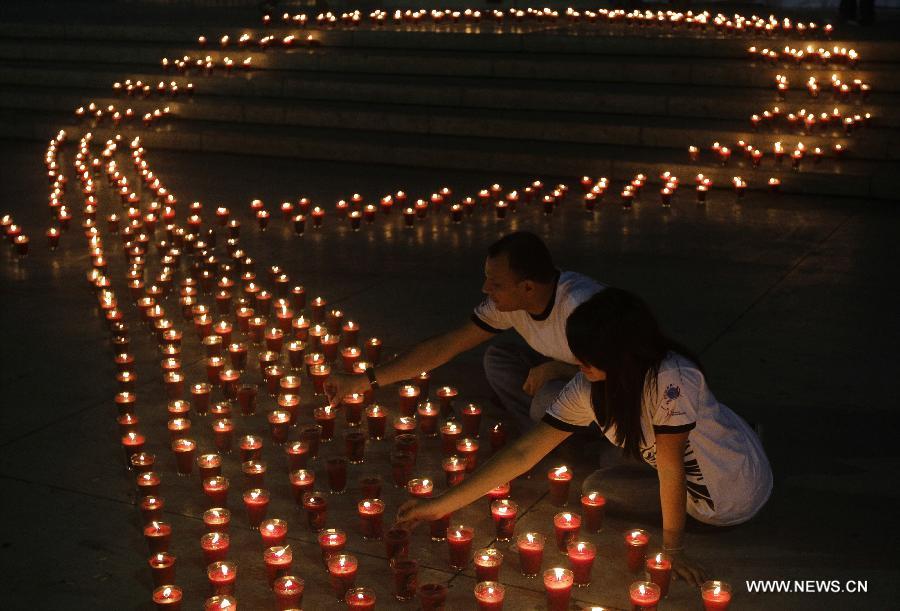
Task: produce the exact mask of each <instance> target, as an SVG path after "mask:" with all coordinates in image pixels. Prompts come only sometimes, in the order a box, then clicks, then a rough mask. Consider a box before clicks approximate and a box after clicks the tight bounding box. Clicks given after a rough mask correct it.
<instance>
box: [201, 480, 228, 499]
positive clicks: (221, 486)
mask: <svg viewBox="0 0 900 611" xmlns="http://www.w3.org/2000/svg"><path fill="white" fill-rule="evenodd" d="M203 493H204V494H206V498H208V499H209V502H210V504H211V505H214V506H222V505H226V504H227V503H228V478H226V477H223V476H221V475H215V476H212V477H207V478H205V479H204V480H203Z"/></svg>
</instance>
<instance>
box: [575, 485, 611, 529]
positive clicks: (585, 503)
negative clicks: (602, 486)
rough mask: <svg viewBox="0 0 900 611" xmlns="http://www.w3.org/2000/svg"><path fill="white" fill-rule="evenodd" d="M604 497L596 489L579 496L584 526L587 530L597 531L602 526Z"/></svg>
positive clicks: (604, 505) (604, 507)
mask: <svg viewBox="0 0 900 611" xmlns="http://www.w3.org/2000/svg"><path fill="white" fill-rule="evenodd" d="M605 509H606V499H605V498H604V497H603V496H602V495H601V494H600V493H599V492H597V491H591V492H588V493H587V494H585V495H583V496H582V497H581V513H582V516H583V517H584V528H585V530H587V531H588V532H599V531H600V529H601V528H602V527H603V514H604V511H605Z"/></svg>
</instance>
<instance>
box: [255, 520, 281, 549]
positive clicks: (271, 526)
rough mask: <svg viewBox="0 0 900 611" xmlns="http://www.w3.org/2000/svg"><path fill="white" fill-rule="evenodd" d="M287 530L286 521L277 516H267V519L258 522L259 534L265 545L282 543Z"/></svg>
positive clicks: (271, 545) (270, 545)
mask: <svg viewBox="0 0 900 611" xmlns="http://www.w3.org/2000/svg"><path fill="white" fill-rule="evenodd" d="M287 531H288V525H287V522H285V521H284V520H279V519H278V518H269V519H268V520H263V521H262V522H260V524H259V536H260V537H262V541H263V544H264V545H265V546H266V547H273V546H275V545H284V539H285V537H287Z"/></svg>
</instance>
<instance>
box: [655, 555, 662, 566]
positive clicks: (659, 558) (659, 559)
mask: <svg viewBox="0 0 900 611" xmlns="http://www.w3.org/2000/svg"><path fill="white" fill-rule="evenodd" d="M662 561H663V555H662V552H660V553H658V554H656V564H662Z"/></svg>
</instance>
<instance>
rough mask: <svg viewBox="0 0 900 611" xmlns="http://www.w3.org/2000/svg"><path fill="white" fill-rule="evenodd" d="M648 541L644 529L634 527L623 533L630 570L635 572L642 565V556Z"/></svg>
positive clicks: (648, 536)
mask: <svg viewBox="0 0 900 611" xmlns="http://www.w3.org/2000/svg"><path fill="white" fill-rule="evenodd" d="M649 543H650V535H649V533H647V531H645V530H642V529H640V528H635V529H633V530H629V531H628V532H626V533H625V548H626V551H627V561H628V570H629V571H630V572H632V573H637V572H638V571H640V570H641V569H642V568H643V567H644V556H645V555H646V553H647V545H648V544H649Z"/></svg>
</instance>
